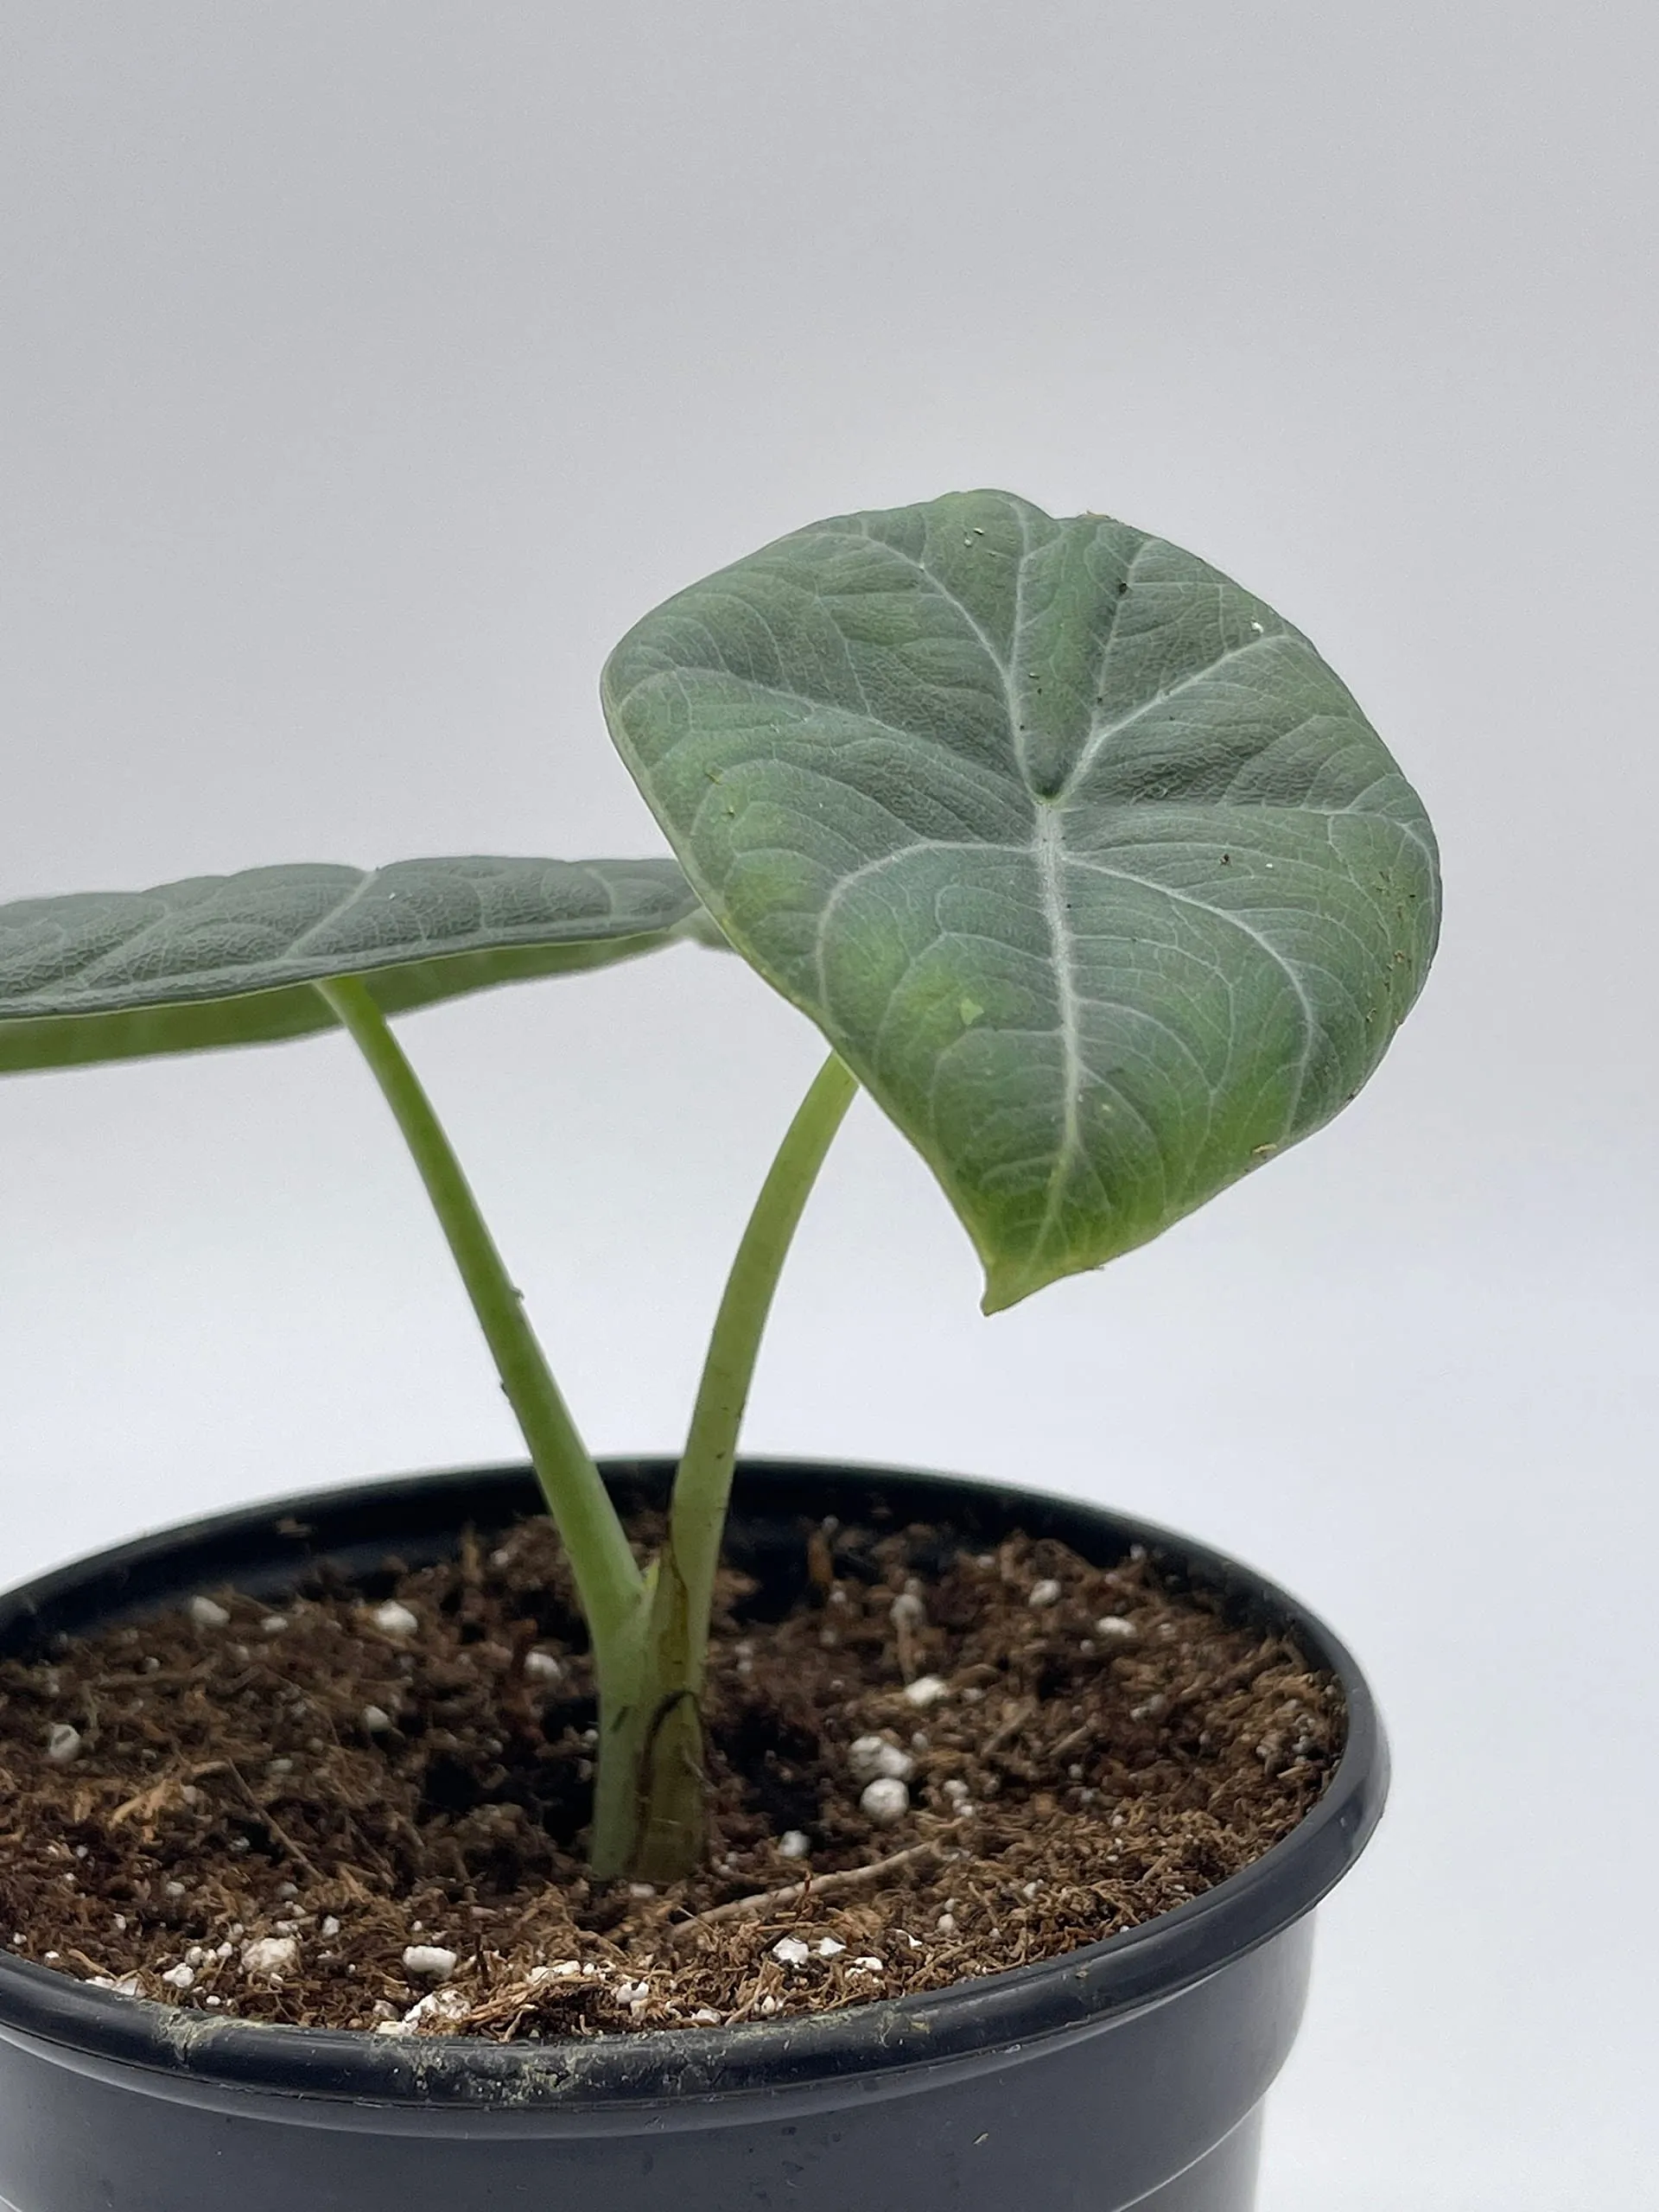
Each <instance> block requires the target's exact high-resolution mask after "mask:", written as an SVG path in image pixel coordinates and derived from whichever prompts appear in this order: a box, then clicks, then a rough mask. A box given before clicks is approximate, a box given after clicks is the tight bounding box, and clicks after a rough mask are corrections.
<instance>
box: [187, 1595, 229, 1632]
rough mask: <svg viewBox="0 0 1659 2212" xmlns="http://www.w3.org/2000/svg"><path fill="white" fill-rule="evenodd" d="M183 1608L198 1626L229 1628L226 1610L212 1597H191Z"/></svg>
mask: <svg viewBox="0 0 1659 2212" xmlns="http://www.w3.org/2000/svg"><path fill="white" fill-rule="evenodd" d="M184 1610H185V1611H186V1612H187V1613H188V1614H189V1616H190V1618H191V1619H192V1620H193V1621H194V1623H195V1624H196V1626H197V1627H198V1628H229V1626H230V1624H231V1616H230V1614H229V1612H228V1611H227V1610H226V1607H225V1606H223V1605H218V1604H216V1603H215V1602H214V1600H213V1599H212V1598H193V1599H191V1600H190V1602H189V1604H188V1605H187V1606H186V1607H185V1609H184Z"/></svg>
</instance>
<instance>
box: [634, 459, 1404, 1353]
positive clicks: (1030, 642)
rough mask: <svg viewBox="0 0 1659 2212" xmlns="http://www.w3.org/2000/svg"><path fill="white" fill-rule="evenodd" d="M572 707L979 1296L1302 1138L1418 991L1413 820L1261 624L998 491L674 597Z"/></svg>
mask: <svg viewBox="0 0 1659 2212" xmlns="http://www.w3.org/2000/svg"><path fill="white" fill-rule="evenodd" d="M604 696H605V705H606V712H607V715H608V717H609V720H610V724H611V729H612V733H613V736H614V737H615V739H616V741H617V743H618V745H619V747H620V749H621V752H622V753H623V756H624V758H625V759H626V761H627V763H628V766H630V768H631V769H632V772H633V774H634V776H635V777H636V779H638V781H639V785H640V787H641V789H642V790H643V791H644V792H645V797H646V798H647V799H648V800H649V802H650V803H651V804H652V807H653V808H654V809H655V810H656V813H657V815H658V819H659V820H660V822H661V823H662V824H663V827H664V829H665V830H666V831H667V833H668V836H669V839H670V842H671V843H672V844H673V846H674V848H675V849H676V851H677V853H678V854H679V855H680V857H681V859H682V860H683V862H684V864H685V868H686V872H687V874H689V875H690V878H691V880H692V882H693V884H694V885H695V886H696V889H697V891H698V892H699V893H700V894H701V896H702V899H704V901H705V902H706V904H707V905H708V906H709V910H710V912H712V913H713V915H714V917H715V920H716V921H717V922H718V923H719V925H720V926H721V929H722V930H723V931H725V933H726V935H727V936H728V938H729V939H730V940H731V941H732V943H733V944H734V945H735V946H736V947H737V949H738V950H739V951H741V953H743V954H744V955H745V956H746V957H747V958H748V959H749V960H750V961H751V962H752V963H753V965H754V966H755V967H757V968H758V969H760V971H761V972H762V974H764V975H765V976H767V977H768V978H769V980H770V981H771V982H772V983H774V984H775V985H776V986H777V987H778V988H779V990H781V991H782V992H783V993H784V994H785V996H786V997H788V998H789V999H791V1000H792V1001H794V1003H795V1004H796V1005H797V1006H798V1007H803V1008H804V1010H805V1011H806V1012H807V1013H808V1014H810V1015H811V1016H812V1018H813V1020H816V1021H817V1023H818V1024H819V1026H820V1027H821V1028H822V1029H823V1031H824V1033H825V1034H826V1035H827V1036H828V1037H829V1040H830V1041H831V1043H832V1044H833V1045H834V1046H836V1049H837V1051H839V1052H841V1053H842V1057H843V1058H845V1059H846V1060H847V1061H848V1062H849V1065H851V1066H852V1068H853V1069H854V1070H855V1071H856V1073H857V1074H858V1075H859V1076H860V1077H861V1078H862V1080H863V1081H864V1083H865V1084H867V1085H868V1088H869V1090H871V1091H872V1093H873V1094H874V1096H875V1098H876V1099H877V1100H878V1102H879V1103H880V1104H881V1105H882V1106H883V1107H884V1108H885V1109H886V1110H887V1113H888V1114H890V1115H891V1116H892V1117H893V1120H894V1121H895V1122H897V1123H898V1124H899V1128H901V1129H903V1130H904V1131H905V1132H906V1135H908V1136H909V1137H910V1138H911V1139H912V1141H913V1142H914V1143H915V1144H916V1145H917V1147H918V1148H919V1149H920V1151H921V1152H922V1153H923V1154H924V1155H925V1158H926V1159H927V1160H929V1161H930V1162H931V1165H932V1166H933V1168H934V1169H935V1171H936V1173H938V1176H939V1179H940V1180H941V1181H942V1183H943V1184H944V1188H945V1190H946V1192H948V1194H949V1196H950V1199H951V1202H952V1203H953V1205H955V1206H956V1208H957V1212H958V1213H959V1214H960V1215H961V1217H962V1219H963V1222H964V1224H966V1226H967V1228H968V1230H969V1233H970V1234H971V1236H973V1239H974V1241H975V1243H976V1246H977V1247H978V1249H979V1252H980V1255H981V1256H982V1260H983V1261H984V1263H985V1267H986V1271H987V1290H986V1301H985V1302H986V1306H987V1308H988V1310H994V1309H995V1308H996V1307H998V1306H1007V1305H1010V1304H1012V1303H1013V1302H1014V1300H1017V1299H1020V1298H1022V1297H1024V1296H1026V1295H1027V1294H1028V1293H1029V1292H1031V1291H1033V1290H1036V1289H1038V1288H1039V1287H1041V1286H1042V1285H1043V1284H1044V1283H1046V1282H1049V1281H1053V1280H1054V1279H1056V1278H1057V1277H1058V1276H1061V1275H1065V1274H1071V1273H1073V1272H1074V1271H1076V1270H1077V1269H1079V1268H1089V1267H1094V1266H1096V1265H1098V1264H1099V1263H1100V1262H1103V1261H1104V1260H1108V1259H1110V1258H1112V1257H1113V1256H1114V1255H1116V1254H1118V1253H1120V1252H1123V1251H1126V1250H1128V1249H1130V1248H1131V1247H1132V1246H1134V1245H1136V1244H1139V1243H1142V1242H1144V1241H1145V1239H1147V1237H1150V1236H1155V1235H1156V1234H1157V1233H1158V1232H1159V1230H1161V1229H1163V1228H1165V1227H1166V1226H1167V1225H1168V1224H1170V1223H1171V1222H1173V1221H1174V1220H1176V1219H1177V1218H1179V1216H1181V1215H1182V1214H1184V1213H1186V1212H1188V1211H1190V1210H1191V1209H1192V1208H1193V1207H1195V1206H1197V1205H1200V1204H1202V1202H1203V1201H1204V1200H1205V1198H1209V1197H1211V1195H1212V1194H1213V1193H1214V1192H1217V1191H1218V1190H1220V1189H1221V1188H1222V1187H1223V1186H1224V1185H1226V1184H1228V1183H1230V1182H1231V1181H1233V1180H1234V1179H1236V1177H1238V1176H1240V1175H1243V1174H1244V1173H1246V1172H1247V1171H1248V1170H1249V1168H1251V1167H1252V1166H1255V1165H1256V1164H1257V1163H1258V1162H1259V1161H1261V1160H1264V1159H1266V1158H1267V1157H1268V1155H1269V1154H1273V1153H1274V1152H1276V1151H1278V1150H1279V1149H1281V1147H1283V1146H1285V1145H1287V1144H1289V1143H1291V1142H1292V1141H1294V1140H1295V1139H1296V1138H1298V1137H1301V1136H1305V1135H1307V1134H1308V1132H1309V1131H1310V1130H1313V1129H1314V1128H1318V1127H1319V1124H1320V1123H1321V1122H1325V1121H1327V1120H1328V1119H1329V1118H1330V1117H1331V1116H1332V1115H1333V1114H1334V1113H1336V1112H1337V1110H1338V1109H1339V1108H1340V1107H1341V1106H1342V1105H1343V1104H1344V1103H1345V1102H1346V1101H1347V1100H1348V1099H1350V1098H1351V1097H1352V1096H1353V1095H1354V1093H1355V1091H1356V1090H1358V1088H1359V1086H1360V1084H1363V1082H1364V1080H1365V1078H1366V1077H1367V1076H1369V1075H1370V1072H1371V1071H1372V1069H1373V1068H1374V1067H1375V1066H1376V1063H1377V1061H1378V1060H1379V1058H1381V1057H1382V1054H1383V1050H1384V1048H1385V1047H1386V1046H1387V1045H1388V1042H1389V1039H1390V1037H1391V1036H1392V1035H1393V1033H1394V1031H1395V1027H1396V1026H1397V1025H1398V1023H1399V1022H1400V1020H1402V1017H1403V1015H1404V1014H1405V1013H1406V1010H1407V1008H1408V1007H1409V1006H1410V1004H1411V1002H1412V1001H1413V999H1414V997H1415V996H1416V995H1417V992H1418V989H1419V988H1420V987H1421V983H1422V981H1423V977H1424V975H1425V973H1426V971H1427V967H1428V963H1429V960H1430V957H1431V956H1432V953H1433V947H1434V941H1435V936H1436V931H1437V928H1438V919H1439V888H1438V878H1437V871H1436V861H1435V852H1434V844H1433V834H1432V832H1431V830H1430V829H1429V825H1428V822H1427V817H1425V815H1424V812H1423V809H1422V806H1421V803H1420V802H1419V800H1418V799H1417V798H1416V796H1415V794H1414V792H1413V791H1412V790H1411V788H1410V786H1409V785H1408V784H1407V782H1406V781H1405V779H1404V778H1403V777H1402V775H1401V773H1400V772H1399V770H1398V769H1397V768H1396V766H1395V763H1394V761H1393V760H1391V759H1390V757H1389V753H1388V752H1387V751H1386V749H1385V748H1384V747H1383V744H1382V741H1380V739H1379V738H1378V737H1377V736H1376V733H1375V732H1374V731H1373V730H1372V729H1371V728H1370V725H1369V724H1368V723H1367V722H1366V721H1365V718H1364V716H1363V715H1362V714H1361V713H1360V710H1359V709H1358V708H1357V706H1356V705H1355V703H1354V701H1353V699H1352V698H1351V696H1350V695H1349V693H1348V692H1347V691H1346V690H1344V687H1343V685H1342V684H1341V683H1339V682H1338V679H1337V677H1335V676H1334V675H1332V671H1330V670H1329V669H1328V668H1327V667H1326V666H1325V663H1324V662H1323V661H1322V660H1321V659H1320V658H1319V655H1318V654H1317V653H1316V652H1314V651H1313V647H1312V645H1309V644H1308V642H1307V640H1306V639H1305V638H1304V637H1302V636H1301V635H1300V633H1299V632H1297V631H1295V630H1294V629H1293V628H1292V627H1291V626H1290V625H1289V624H1288V623H1287V622H1286V621H1284V620H1282V619H1281V617H1280V616H1279V615H1277V614H1275V613H1274V611H1273V609H1272V608H1271V607H1268V606H1266V605H1265V604H1264V603H1263V602H1262V601H1261V600H1258V599H1255V598H1254V597H1252V596H1251V594H1249V593H1248V592H1246V591H1244V590H1242V589H1241V588H1240V587H1239V586H1238V585H1236V584H1235V583H1233V582H1230V580H1229V579H1228V578H1227V577H1225V576H1224V575H1220V574H1218V573H1217V570H1216V569H1212V568H1211V567H1209V566H1208V565H1207V564H1206V563H1204V562H1202V561H1199V560H1198V559H1196V558H1195V557H1194V556H1192V554H1190V553H1184V552H1182V551H1180V550H1179V548H1177V547H1175V546H1173V545H1169V544H1166V543H1164V542H1163V541H1162V540H1161V539H1160V538H1156V537H1148V536H1147V534H1146V533H1145V532H1144V531H1139V530H1132V529H1130V528H1128V526H1127V525H1126V524H1122V523H1119V522H1113V521H1110V520H1109V519H1108V518H1105V517H1103V516H1099V515H1084V516H1081V517H1079V518H1077V519H1075V520H1072V521H1065V522H1056V521H1054V520H1052V519H1051V518H1050V517H1049V516H1047V515H1046V514H1044V513H1042V512H1040V510H1039V509H1038V508H1035V507H1033V506H1030V505H1027V504H1026V503H1025V502H1024V501H1023V500H1020V499H1014V498H1012V497H1010V496H1009V495H1008V494H1007V493H999V492H981V493H965V494H958V495H953V496H952V497H950V498H948V499H937V500H934V501H932V502H931V504H929V505H924V506H915V507H900V508H895V509H893V510H890V511H888V512H879V513H869V514H858V515H847V516H842V517H838V518H836V519H834V520H831V521H829V522H823V523H817V524H814V525H813V526H812V527H811V528H810V529H807V530H804V531H798V532H797V533H796V534H795V535H794V536H793V537H785V538H782V539H780V540H779V542H778V543H775V544H773V545H770V546H767V547H766V548H765V550H762V551H760V552H759V553H757V554H754V555H753V556H752V557H750V558H749V559H747V560H745V561H740V562H738V563H736V564H735V565H734V567H732V568H729V569H723V570H722V571H721V573H720V574H719V575H715V576H711V577H709V578H708V579H707V580H706V581H705V582H702V583H699V584H696V585H694V586H693V587H692V588H691V589H690V590H689V591H685V592H682V593H680V594H678V595H677V597H676V598H674V599H671V600H670V601H668V602H667V603H666V604H665V605H664V606H663V607H658V609H657V611H656V612H655V613H652V614H649V615H647V616H646V617H645V620H644V621H642V622H641V623H639V625H638V626H636V627H635V628H634V629H633V630H632V631H631V632H629V634H628V635H627V637H626V638H625V639H623V641H622V643H621V644H620V645H619V646H618V648H617V650H616V652H615V653H614V654H613V656H612V658H611V661H610V664H609V666H608V667H607V671H606V677H605V686H604Z"/></svg>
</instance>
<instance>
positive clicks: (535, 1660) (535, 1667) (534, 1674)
mask: <svg viewBox="0 0 1659 2212" xmlns="http://www.w3.org/2000/svg"><path fill="white" fill-rule="evenodd" d="M524 1672H525V1674H526V1675H528V1676H529V1677H530V1679H531V1681H532V1682H556V1681H558V1679H559V1677H560V1676H561V1675H563V1672H564V1669H563V1666H561V1664H560V1663H559V1662H558V1661H557V1660H556V1658H555V1657H554V1656H553V1654H552V1653H551V1652H550V1651H526V1652H525V1654H524Z"/></svg>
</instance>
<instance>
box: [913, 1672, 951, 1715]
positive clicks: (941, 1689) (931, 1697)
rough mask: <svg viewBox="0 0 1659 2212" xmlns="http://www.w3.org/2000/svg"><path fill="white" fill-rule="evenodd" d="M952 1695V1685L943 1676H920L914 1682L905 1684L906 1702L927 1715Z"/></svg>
mask: <svg viewBox="0 0 1659 2212" xmlns="http://www.w3.org/2000/svg"><path fill="white" fill-rule="evenodd" d="M949 1696H950V1683H949V1682H947V1681H945V1679H944V1675H917V1677H916V1679H915V1681H913V1682H906V1684H905V1702H906V1705H913V1706H915V1707H917V1708H918V1711H920V1712H923V1713H925V1712H926V1711H927V1710H928V1708H929V1707H931V1706H935V1705H938V1703H939V1702H940V1701H941V1700H942V1699H944V1698H947V1697H949Z"/></svg>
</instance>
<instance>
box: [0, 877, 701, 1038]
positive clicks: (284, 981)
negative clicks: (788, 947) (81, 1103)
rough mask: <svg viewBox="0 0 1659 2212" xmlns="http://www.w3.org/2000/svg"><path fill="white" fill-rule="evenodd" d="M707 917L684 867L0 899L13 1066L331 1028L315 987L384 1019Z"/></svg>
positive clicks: (218, 885) (622, 952)
mask: <svg viewBox="0 0 1659 2212" xmlns="http://www.w3.org/2000/svg"><path fill="white" fill-rule="evenodd" d="M694 918H702V917H701V916H700V910H699V908H698V906H697V902H696V898H695V896H694V894H693V893H692V892H691V890H690V887H689V886H688V885H687V883H686V880H685V878H684V876H683V874H682V873H681V871H680V869H679V868H678V866H677V864H676V863H675V862H674V861H671V860H639V861H543V860H429V861H397V863H396V864H395V865H394V866H392V867H391V868H377V869H373V870H371V871H368V872H365V871H364V870H363V869H361V868H330V867H322V866H316V867H312V866H302V867H294V868H251V869H249V870H248V871H247V872H246V873H245V874H241V875H223V876H219V875H213V876H195V877H192V878H191V879H190V880H188V881H186V882H182V883H166V884H162V886H161V887H159V888H158V889H156V890H154V891H137V892H86V893H78V894H76V895H73V896H71V897H68V898H62V899H18V900H16V901H15V902H14V903H13V904H11V905H10V906H0V1073H14V1072H16V1071H18V1070H21V1069H26V1068H42V1067H63V1066H69V1065H81V1064H85V1063H86V1062H89V1061H94V1060H115V1059H130V1058H137V1057H139V1056H141V1055H144V1054H149V1053H156V1052H195V1051H200V1050H201V1049H203V1048H204V1047H208V1046H222V1045H257V1044H265V1043H269V1042H270V1041H271V1040H272V1039H277V1038H280V1037H298V1036H302V1035H304V1034H305V1033H307V1032H308V1031H311V1030H317V1029H327V1028H331V1027H333V1026H334V1017H333V1015H332V1014H330V1013H329V1011H328V1009H327V1007H326V1006H324V1004H323V1002H322V1001H321V998H319V996H318V995H317V994H316V992H315V990H314V989H313V988H311V987H312V985H313V984H314V983H315V982H317V981H319V980H320V979H321V978H323V977H326V976H362V977H363V978H364V980H365V982H366V983H367V984H368V986H369V988H370V989H371V990H372V992H373V993H374V995H375V997H376V999H377V1000H378V1002H379V1004H380V1007H381V1009H382V1011H383V1012H385V1013H387V1014H397V1013H401V1012H404V1011H405V1010H407V1009H409V1008H411V1007H421V1006H429V1005H430V1004H432V1003H433V1002H434V1001H436V1000H439V999H446V998H453V997H454V996H455V995H457V994H459V993H461V992H463V991H473V990H479V989H481V988H486V987H487V986H489V985H491V984H494V983H505V982H514V981H517V980H519V979H522V978H524V977H529V976H550V975H557V974H560V973H562V972H563V971H565V970H568V969H578V968H595V967H602V966H603V965H604V964H605V963H607V962H608V961H613V960H624V959H627V958H628V957H631V956H632V955H633V954H635V953H639V952H645V951H649V950H652V948H653V947H654V946H657V945H660V944H667V943H668V942H670V941H671V939H672V938H675V937H677V935H679V934H680V933H681V932H682V931H685V930H686V929H688V928H689V927H690V925H691V924H692V922H693V919H694ZM703 919H705V920H706V918H703Z"/></svg>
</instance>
